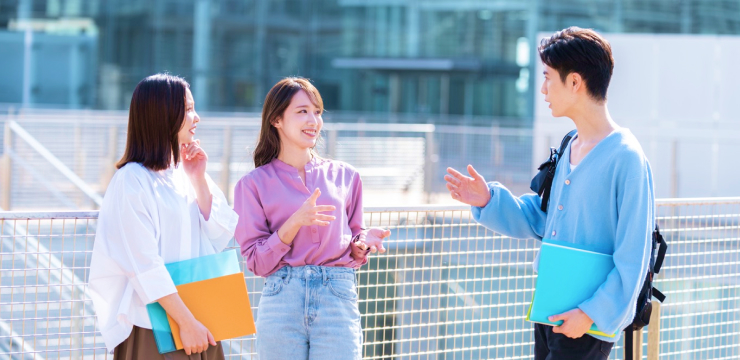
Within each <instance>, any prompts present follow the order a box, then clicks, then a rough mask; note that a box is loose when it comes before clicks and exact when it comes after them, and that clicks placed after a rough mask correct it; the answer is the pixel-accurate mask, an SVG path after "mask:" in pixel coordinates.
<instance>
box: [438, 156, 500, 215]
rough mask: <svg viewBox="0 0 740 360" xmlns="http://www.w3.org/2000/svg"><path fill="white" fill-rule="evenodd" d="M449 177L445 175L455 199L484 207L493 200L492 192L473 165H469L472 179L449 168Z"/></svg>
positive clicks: (448, 187)
mask: <svg viewBox="0 0 740 360" xmlns="http://www.w3.org/2000/svg"><path fill="white" fill-rule="evenodd" d="M447 173H448V175H445V180H446V181H447V190H449V191H450V195H451V196H452V198H453V199H455V200H457V201H460V202H463V203H465V204H468V205H472V206H478V207H484V206H486V205H487V204H488V201H490V200H491V191H490V190H488V185H487V184H486V180H485V179H483V176H481V175H480V174H478V172H477V171H475V169H474V168H473V165H468V173H469V174H470V177H468V176H465V175H463V174H461V173H460V172H459V171H457V170H455V169H453V168H447Z"/></svg>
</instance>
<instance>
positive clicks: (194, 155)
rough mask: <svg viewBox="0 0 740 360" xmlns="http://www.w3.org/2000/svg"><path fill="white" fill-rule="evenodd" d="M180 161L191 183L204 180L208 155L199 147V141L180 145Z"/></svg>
mask: <svg viewBox="0 0 740 360" xmlns="http://www.w3.org/2000/svg"><path fill="white" fill-rule="evenodd" d="M180 161H182V166H183V169H185V173H186V174H188V177H189V178H190V180H191V181H193V180H201V179H205V176H206V164H207V163H208V154H206V152H205V150H203V148H201V147H200V140H195V141H193V142H191V143H190V144H180Z"/></svg>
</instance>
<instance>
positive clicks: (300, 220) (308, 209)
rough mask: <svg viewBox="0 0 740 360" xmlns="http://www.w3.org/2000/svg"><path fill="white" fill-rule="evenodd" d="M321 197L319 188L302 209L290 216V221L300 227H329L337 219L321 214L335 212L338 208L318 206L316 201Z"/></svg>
mask: <svg viewBox="0 0 740 360" xmlns="http://www.w3.org/2000/svg"><path fill="white" fill-rule="evenodd" d="M320 195H321V190H319V189H318V188H317V189H316V190H314V191H313V194H311V197H309V198H308V199H307V200H306V201H305V202H304V203H303V205H301V207H300V208H299V209H298V210H297V211H296V212H294V213H293V215H291V216H290V219H289V221H292V222H293V223H294V224H296V225H299V226H311V225H319V226H327V225H329V221H332V220H334V219H336V217H334V216H331V215H324V214H321V213H322V212H327V211H334V210H336V209H337V208H336V207H335V206H333V205H316V200H317V199H318V198H319V196H320Z"/></svg>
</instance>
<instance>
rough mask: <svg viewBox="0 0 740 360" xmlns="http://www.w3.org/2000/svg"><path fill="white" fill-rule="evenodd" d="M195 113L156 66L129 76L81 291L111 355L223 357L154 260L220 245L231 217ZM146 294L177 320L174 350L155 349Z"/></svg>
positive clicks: (186, 92)
mask: <svg viewBox="0 0 740 360" xmlns="http://www.w3.org/2000/svg"><path fill="white" fill-rule="evenodd" d="M199 122H200V117H199V116H198V114H197V113H196V112H195V102H194V100H193V95H192V93H191V92H190V85H188V83H187V82H186V81H185V80H183V79H182V78H179V77H176V76H171V75H167V74H157V75H153V76H149V77H147V78H146V79H144V80H142V81H141V82H140V83H139V84H138V85H137V86H136V89H135V90H134V94H133V97H132V98H131V108H130V109H129V123H128V135H127V138H126V150H125V153H124V155H123V158H122V159H121V160H120V161H119V162H118V164H117V165H116V167H117V168H118V171H116V173H115V175H114V176H113V179H112V180H111V182H110V185H108V189H107V191H106V193H105V198H104V200H103V205H102V207H101V209H100V215H99V218H98V228H97V234H96V236H95V245H94V246H93V254H92V262H91V265H90V279H89V285H90V290H91V295H90V297H91V298H92V300H93V304H94V306H95V312H96V315H97V317H98V326H99V328H100V332H101V333H102V335H103V339H104V341H105V345H106V347H107V348H108V350H109V351H111V352H113V358H114V359H116V360H118V359H121V360H133V359H165V358H166V359H182V358H187V359H208V360H210V359H223V358H224V353H223V349H222V347H221V344H220V343H216V342H215V341H214V339H213V336H212V335H211V333H210V332H209V331H208V329H206V328H205V327H204V326H203V324H201V323H200V322H198V320H196V319H195V318H194V317H193V315H192V313H190V311H189V310H188V309H187V307H186V306H185V304H184V303H183V302H182V299H180V297H179V295H178V294H177V289H176V288H175V285H174V283H173V281H172V278H171V277H170V275H169V273H168V272H167V269H166V268H165V266H164V264H166V263H170V262H175V261H180V260H187V259H191V258H195V257H199V256H204V255H210V254H214V253H217V252H220V251H221V250H223V249H224V248H225V247H226V245H227V244H228V242H229V240H230V239H231V238H232V236H233V234H234V229H235V227H236V223H237V218H238V216H237V215H236V213H235V212H234V211H233V210H232V209H231V208H230V207H229V205H228V203H227V202H226V198H225V197H224V195H223V193H222V192H221V190H219V188H218V187H217V186H216V185H215V184H214V182H213V181H212V180H211V179H210V177H209V176H208V175H207V174H206V172H205V170H206V163H207V161H208V155H207V154H206V152H205V151H204V150H203V149H202V148H201V147H200V141H198V140H195V139H194V137H195V131H196V128H197V124H198V123H199ZM152 302H159V303H160V305H162V307H163V308H164V309H165V311H167V313H168V314H169V315H170V316H171V317H172V319H173V320H174V321H175V322H177V324H178V326H179V327H180V329H181V330H180V335H181V338H182V343H183V345H184V349H183V350H179V351H176V352H172V353H167V354H165V355H160V354H159V352H158V350H157V346H156V343H155V340H154V335H153V333H152V330H151V328H152V326H151V322H150V320H149V316H148V313H147V310H146V305H147V304H148V303H152ZM191 355H192V356H191Z"/></svg>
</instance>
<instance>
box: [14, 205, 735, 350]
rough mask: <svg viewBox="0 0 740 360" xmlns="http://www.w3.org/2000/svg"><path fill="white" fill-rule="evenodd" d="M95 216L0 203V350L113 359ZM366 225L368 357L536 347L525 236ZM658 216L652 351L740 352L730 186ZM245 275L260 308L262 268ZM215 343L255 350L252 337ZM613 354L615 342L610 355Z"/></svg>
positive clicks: (424, 212)
mask: <svg viewBox="0 0 740 360" xmlns="http://www.w3.org/2000/svg"><path fill="white" fill-rule="evenodd" d="M96 223H97V213H96V212H89V213H80V212H77V213H19V212H15V213H8V212H6V213H0V228H1V229H0V240H1V241H0V266H1V269H2V270H1V271H0V359H69V358H74V359H78V358H84V359H106V358H109V357H111V356H110V355H108V354H106V351H105V349H104V345H103V342H102V339H101V337H100V334H99V333H97V330H96V319H95V316H94V312H93V309H92V303H91V301H90V300H89V298H88V297H87V295H86V291H87V285H86V283H85V280H86V279H87V275H88V274H87V271H88V266H89V262H90V253H91V251H92V245H93V241H94V236H95V227H96ZM366 223H367V224H368V225H370V226H382V227H386V228H389V229H391V230H392V231H393V235H392V236H391V238H390V239H389V240H387V246H386V247H387V248H388V250H389V251H388V252H387V253H386V254H384V255H380V256H373V257H371V261H370V262H369V264H368V265H366V266H364V267H363V268H362V269H361V270H360V271H359V272H358V279H359V286H358V290H359V295H360V301H359V306H360V311H361V313H362V327H363V331H364V341H365V343H364V358H366V359H432V358H434V359H527V358H531V357H532V355H533V354H532V345H533V341H534V338H533V334H532V330H531V329H532V326H531V324H529V323H527V322H526V321H524V316H525V313H526V310H527V306H528V305H529V302H530V301H531V295H532V291H533V288H534V281H535V277H536V275H535V274H534V272H533V271H532V267H531V262H532V260H533V258H534V255H535V252H536V251H537V248H538V244H537V242H536V241H535V240H531V239H529V240H518V239H512V238H508V237H504V236H501V235H499V234H496V233H493V232H491V231H489V230H486V229H485V228H483V227H481V226H479V225H478V224H476V223H475V222H474V221H473V219H472V217H471V214H470V212H469V210H468V209H467V208H463V207H430V206H424V207H417V208H387V209H379V208H377V209H374V208H371V209H366ZM658 223H659V224H660V226H661V229H662V232H663V233H664V236H665V238H666V240H667V241H668V243H669V246H670V248H669V253H668V255H667V257H666V262H665V264H664V267H663V271H662V272H661V274H660V276H659V278H658V279H657V281H656V286H657V287H658V288H660V289H661V290H663V291H664V292H665V293H666V294H667V295H668V300H667V302H666V304H664V306H663V307H662V321H661V343H660V351H661V358H663V359H737V358H740V315H738V311H739V310H740V198H734V199H703V200H702V199H696V200H670V201H661V202H659V206H658ZM230 247H236V244H235V243H234V242H232V243H231V245H230ZM242 269H245V267H244V264H243V263H242ZM245 274H246V275H245V280H246V283H247V287H248V289H249V291H250V297H251V298H250V301H251V303H252V304H253V306H254V308H253V309H252V310H253V312H254V313H255V314H256V307H257V306H259V298H260V293H261V289H262V286H263V280H262V279H261V278H259V277H256V276H254V275H252V274H250V273H248V272H246V273H245ZM643 343H645V344H646V345H645V346H647V334H645V340H644V342H643ZM224 345H225V351H226V354H227V357H228V358H230V359H237V358H240V359H241V358H244V359H252V358H254V359H256V358H257V356H256V353H255V346H254V337H253V336H250V337H245V338H241V339H235V340H230V341H225V342H224ZM643 353H647V352H646V351H644V352H643ZM622 357H623V349H622V347H621V344H617V346H616V347H615V349H614V351H613V352H612V356H611V357H610V358H611V359H620V358H622Z"/></svg>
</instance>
